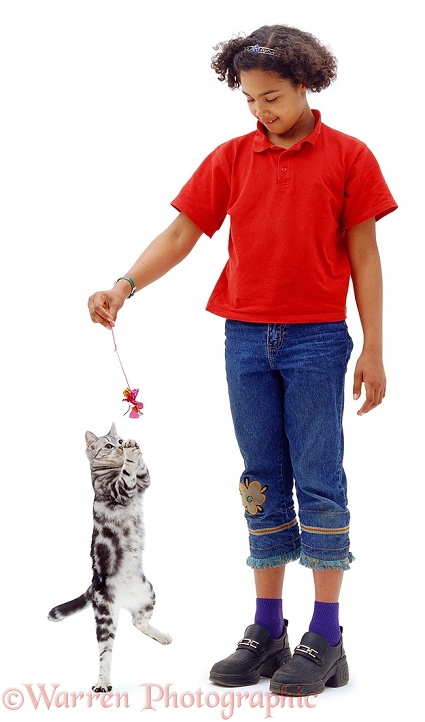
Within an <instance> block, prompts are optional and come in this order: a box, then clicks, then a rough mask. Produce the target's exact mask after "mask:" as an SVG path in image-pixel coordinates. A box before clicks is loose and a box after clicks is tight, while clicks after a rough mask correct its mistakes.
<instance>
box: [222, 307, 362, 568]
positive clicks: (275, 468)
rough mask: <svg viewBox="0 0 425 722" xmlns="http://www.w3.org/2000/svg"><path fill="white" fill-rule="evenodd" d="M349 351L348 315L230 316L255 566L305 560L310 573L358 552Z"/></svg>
mask: <svg viewBox="0 0 425 722" xmlns="http://www.w3.org/2000/svg"><path fill="white" fill-rule="evenodd" d="M352 348H353V343H352V340H351V338H350V336H349V333H348V330H347V326H346V323H345V321H338V322H330V323H309V324H260V323H246V322H241V321H229V320H227V321H226V374H227V382H228V388H229V399H230V408H231V412H232V417H233V423H234V427H235V433H236V438H237V441H238V444H239V448H240V451H241V454H242V457H243V461H244V465H245V469H244V472H243V474H242V476H241V479H240V485H239V488H240V492H241V497H242V503H243V505H244V507H245V517H246V520H247V523H248V532H249V548H250V556H249V557H248V560H247V564H248V565H249V566H252V567H255V568H259V569H264V568H267V567H274V566H279V565H281V564H285V563H286V562H288V561H291V560H294V559H299V560H300V562H301V563H302V564H304V565H305V566H307V567H310V568H312V569H327V568H329V567H330V568H336V569H348V568H349V563H350V561H352V560H353V558H354V557H353V556H352V554H351V553H350V551H349V543H350V542H349V535H348V532H349V521H350V514H349V511H348V508H347V483H346V476H345V473H344V469H343V465H342V462H343V451H344V439H343V429H342V416H343V406H344V382H345V375H346V371H347V363H348V360H349V358H350V354H351V351H352ZM294 491H295V497H296V498H295V501H296V505H295V504H294Z"/></svg>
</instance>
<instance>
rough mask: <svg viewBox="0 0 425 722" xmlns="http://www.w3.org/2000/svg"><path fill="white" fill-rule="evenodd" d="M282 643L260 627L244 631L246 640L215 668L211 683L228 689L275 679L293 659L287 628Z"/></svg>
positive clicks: (286, 624) (215, 665) (242, 640)
mask: <svg viewBox="0 0 425 722" xmlns="http://www.w3.org/2000/svg"><path fill="white" fill-rule="evenodd" d="M284 622H285V628H284V630H283V634H282V636H281V637H279V639H273V638H272V637H271V636H270V634H269V632H268V630H267V629H266V628H265V627H262V626H261V625H259V624H251V625H250V626H249V627H247V628H246V629H245V636H244V637H243V639H241V640H240V642H239V643H238V646H237V648H236V652H233V654H231V655H230V656H229V657H226V659H222V660H221V661H220V662H217V663H216V664H214V666H213V667H212V668H211V672H210V682H213V683H214V684H220V685H223V686H225V687H244V686H245V685H250V684H256V683H257V682H258V681H259V679H260V677H272V676H273V675H274V673H275V672H276V670H277V669H279V667H281V666H282V665H283V664H285V663H286V662H287V661H288V660H289V659H290V658H291V650H290V648H289V642H288V634H287V627H288V621H287V620H286V619H285V620H284Z"/></svg>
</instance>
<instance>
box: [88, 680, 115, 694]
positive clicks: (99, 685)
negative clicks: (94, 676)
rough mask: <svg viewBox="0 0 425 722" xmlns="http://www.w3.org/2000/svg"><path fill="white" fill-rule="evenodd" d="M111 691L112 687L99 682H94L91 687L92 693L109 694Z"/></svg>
mask: <svg viewBox="0 0 425 722" xmlns="http://www.w3.org/2000/svg"><path fill="white" fill-rule="evenodd" d="M111 689H112V685H110V684H106V683H105V682H100V681H98V682H96V684H94V685H93V687H92V690H93V692H110V691H111Z"/></svg>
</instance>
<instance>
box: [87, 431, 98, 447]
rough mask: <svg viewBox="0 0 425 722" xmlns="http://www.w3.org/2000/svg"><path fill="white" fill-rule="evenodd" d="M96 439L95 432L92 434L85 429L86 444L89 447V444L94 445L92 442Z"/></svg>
mask: <svg viewBox="0 0 425 722" xmlns="http://www.w3.org/2000/svg"><path fill="white" fill-rule="evenodd" d="M96 441H97V436H96V434H93V433H92V432H91V431H86V444H87V446H88V447H89V448H90V447H91V446H94V444H95V443H96Z"/></svg>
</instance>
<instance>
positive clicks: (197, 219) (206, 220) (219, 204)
mask: <svg viewBox="0 0 425 722" xmlns="http://www.w3.org/2000/svg"><path fill="white" fill-rule="evenodd" d="M227 166H228V164H226V160H225V152H224V149H223V147H222V146H219V147H218V148H216V149H215V150H214V151H213V152H212V153H210V155H208V156H207V157H206V158H205V160H204V161H203V162H202V163H201V165H200V166H199V167H198V169H197V170H196V171H195V172H194V174H193V175H192V177H191V178H190V179H189V180H188V182H187V183H186V184H185V185H184V186H183V188H182V189H181V191H180V193H179V194H178V195H177V196H176V198H174V200H173V201H171V205H172V206H173V207H174V208H176V209H177V210H178V211H181V212H182V213H184V214H185V215H187V216H188V217H189V218H190V220H191V221H192V222H193V223H195V225H197V226H198V228H200V229H201V231H202V232H203V233H205V234H206V235H207V236H209V237H210V238H211V237H212V236H213V235H214V233H215V232H216V231H218V229H219V228H220V227H221V225H222V223H223V221H224V219H225V217H226V215H227V208H228V204H229V196H230V171H229V168H228V167H227Z"/></svg>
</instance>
